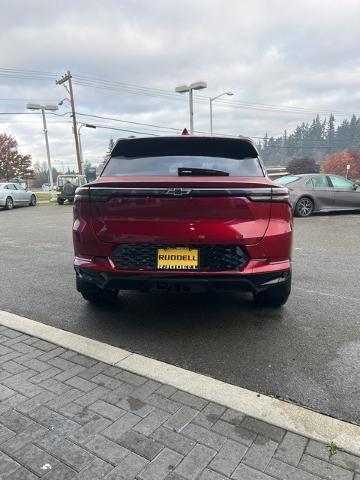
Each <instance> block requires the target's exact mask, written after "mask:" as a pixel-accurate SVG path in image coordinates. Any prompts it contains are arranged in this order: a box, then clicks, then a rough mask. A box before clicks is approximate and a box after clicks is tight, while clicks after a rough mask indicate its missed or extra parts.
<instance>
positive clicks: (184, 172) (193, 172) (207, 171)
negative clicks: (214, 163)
mask: <svg viewBox="0 0 360 480" xmlns="http://www.w3.org/2000/svg"><path fill="white" fill-rule="evenodd" d="M178 175H179V177H181V176H199V177H201V176H219V177H228V176H229V172H223V171H222V170H214V169H212V168H195V167H180V168H178Z"/></svg>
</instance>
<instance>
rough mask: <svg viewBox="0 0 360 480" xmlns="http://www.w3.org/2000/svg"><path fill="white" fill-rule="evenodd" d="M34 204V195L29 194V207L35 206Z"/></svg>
mask: <svg viewBox="0 0 360 480" xmlns="http://www.w3.org/2000/svg"><path fill="white" fill-rule="evenodd" d="M35 205H36V196H35V195H31V198H30V203H29V206H30V207H35Z"/></svg>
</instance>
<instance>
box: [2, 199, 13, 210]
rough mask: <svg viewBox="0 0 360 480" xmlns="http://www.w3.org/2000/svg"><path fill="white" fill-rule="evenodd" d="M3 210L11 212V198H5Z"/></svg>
mask: <svg viewBox="0 0 360 480" xmlns="http://www.w3.org/2000/svg"><path fill="white" fill-rule="evenodd" d="M4 208H5V210H12V209H13V208H14V200H13V199H12V198H11V197H7V199H6V200H5V207H4Z"/></svg>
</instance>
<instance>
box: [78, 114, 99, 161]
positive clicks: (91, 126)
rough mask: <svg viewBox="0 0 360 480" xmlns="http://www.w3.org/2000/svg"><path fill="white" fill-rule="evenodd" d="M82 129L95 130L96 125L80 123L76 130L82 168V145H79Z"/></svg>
mask: <svg viewBox="0 0 360 480" xmlns="http://www.w3.org/2000/svg"><path fill="white" fill-rule="evenodd" d="M82 127H87V128H96V125H91V123H81V124H80V126H79V128H78V131H77V134H78V138H79V147H80V159H81V166H82V167H83V166H84V159H83V151H82V145H81V134H80V130H81V129H82ZM82 170H83V168H82Z"/></svg>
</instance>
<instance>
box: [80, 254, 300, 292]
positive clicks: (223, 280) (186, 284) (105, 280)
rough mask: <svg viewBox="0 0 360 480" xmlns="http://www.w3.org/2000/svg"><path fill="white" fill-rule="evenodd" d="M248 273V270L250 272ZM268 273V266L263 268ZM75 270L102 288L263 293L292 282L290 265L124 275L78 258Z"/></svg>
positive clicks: (284, 263)
mask: <svg viewBox="0 0 360 480" xmlns="http://www.w3.org/2000/svg"><path fill="white" fill-rule="evenodd" d="M247 270H248V269H247ZM263 270H264V266H263ZM75 271H76V275H77V276H78V278H80V279H81V280H82V281H83V282H87V283H89V284H92V285H96V286H97V287H100V288H102V289H116V290H138V291H142V292H149V291H175V292H176V291H178V292H187V291H188V292H206V291H210V292H211V291H212V292H215V291H247V292H253V293H259V292H261V291H264V290H267V289H269V288H272V287H275V286H277V285H279V284H280V283H283V282H285V281H286V280H288V278H289V276H290V275H291V264H290V262H282V263H281V264H277V265H269V266H268V271H266V269H265V271H262V272H261V271H259V273H245V272H226V273H225V272H213V273H211V272H191V273H188V272H183V271H178V272H176V273H174V272H173V271H172V272H169V271H168V272H163V271H161V272H158V271H147V272H141V271H139V272H136V273H135V272H124V271H109V270H107V269H106V268H103V269H99V268H91V267H90V268H89V266H87V265H86V263H85V264H84V263H83V261H81V259H75Z"/></svg>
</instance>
